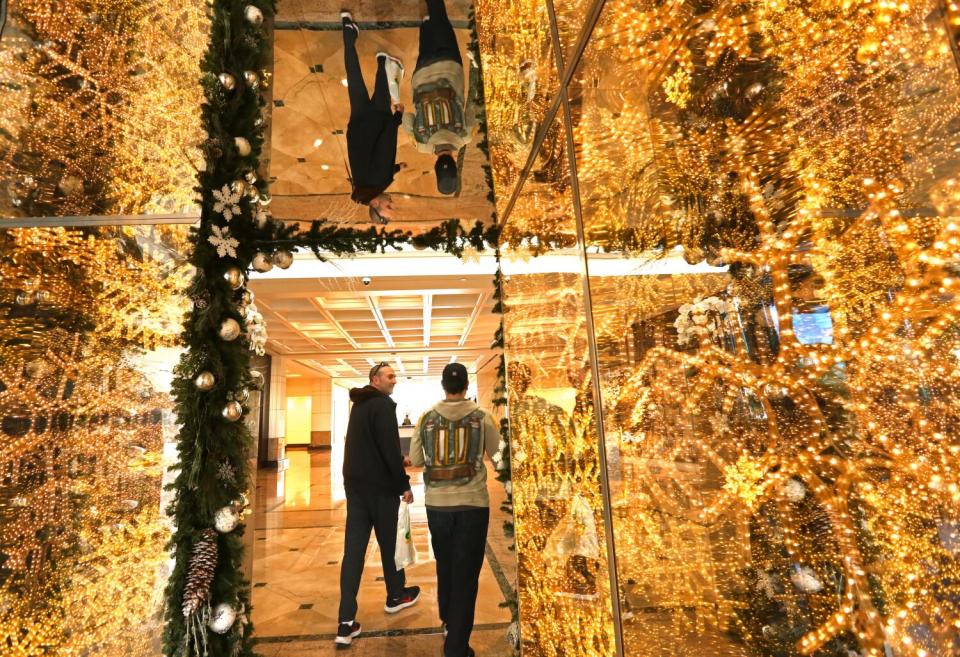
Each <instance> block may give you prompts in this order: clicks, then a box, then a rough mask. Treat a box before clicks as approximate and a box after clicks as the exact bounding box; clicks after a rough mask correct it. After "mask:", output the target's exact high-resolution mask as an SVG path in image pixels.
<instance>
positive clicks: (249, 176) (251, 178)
mask: <svg viewBox="0 0 960 657" xmlns="http://www.w3.org/2000/svg"><path fill="white" fill-rule="evenodd" d="M243 179H244V180H246V181H247V184H249V185H253V184H255V183H256V182H257V174H256V173H255V172H253V171H247V172H246V173H245V174H243Z"/></svg>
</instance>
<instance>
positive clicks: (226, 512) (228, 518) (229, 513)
mask: <svg viewBox="0 0 960 657" xmlns="http://www.w3.org/2000/svg"><path fill="white" fill-rule="evenodd" d="M238 524H240V514H239V513H237V510H236V509H235V508H234V507H233V506H225V507H222V508H220V509H217V512H216V513H214V514H213V526H214V528H215V529H216V530H217V531H218V532H220V533H221V534H229V533H230V532H232V531H233V530H234V529H236V528H237V525H238Z"/></svg>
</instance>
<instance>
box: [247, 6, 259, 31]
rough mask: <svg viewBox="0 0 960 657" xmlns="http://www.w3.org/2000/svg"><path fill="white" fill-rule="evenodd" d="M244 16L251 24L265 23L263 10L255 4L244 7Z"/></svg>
mask: <svg viewBox="0 0 960 657" xmlns="http://www.w3.org/2000/svg"><path fill="white" fill-rule="evenodd" d="M243 17H244V18H245V19H246V21H247V22H248V23H250V24H251V25H256V26H260V25H262V24H263V12H262V11H260V9H259V8H257V7H254V6H253V5H247V6H246V7H244V9H243Z"/></svg>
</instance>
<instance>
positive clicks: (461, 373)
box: [440, 363, 467, 391]
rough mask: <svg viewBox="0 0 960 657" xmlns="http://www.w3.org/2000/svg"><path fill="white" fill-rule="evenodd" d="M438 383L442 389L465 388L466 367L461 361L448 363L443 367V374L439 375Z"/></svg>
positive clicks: (457, 389)
mask: <svg viewBox="0 0 960 657" xmlns="http://www.w3.org/2000/svg"><path fill="white" fill-rule="evenodd" d="M440 383H441V384H442V385H443V389H444V390H456V391H459V390H466V389H467V368H466V367H464V366H463V365H462V364H461V363H450V364H448V365H447V366H446V367H444V368H443V375H442V376H441V377H440Z"/></svg>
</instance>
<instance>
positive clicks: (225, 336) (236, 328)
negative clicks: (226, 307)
mask: <svg viewBox="0 0 960 657" xmlns="http://www.w3.org/2000/svg"><path fill="white" fill-rule="evenodd" d="M239 337H240V324H239V323H238V322H237V320H235V319H234V318H232V317H227V318H226V319H225V320H223V321H222V322H220V339H222V340H226V341H227V342H233V341H234V340H236V339H237V338H239Z"/></svg>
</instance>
